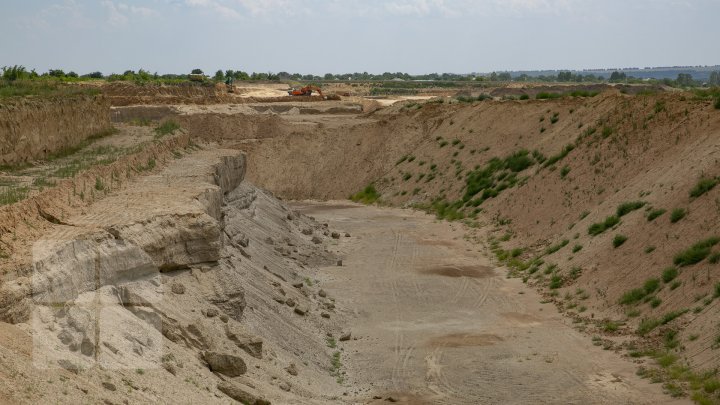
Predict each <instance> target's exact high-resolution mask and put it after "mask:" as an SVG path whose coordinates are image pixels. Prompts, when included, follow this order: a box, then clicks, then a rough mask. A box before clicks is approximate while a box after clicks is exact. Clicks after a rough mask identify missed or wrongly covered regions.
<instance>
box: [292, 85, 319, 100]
mask: <svg viewBox="0 0 720 405" xmlns="http://www.w3.org/2000/svg"><path fill="white" fill-rule="evenodd" d="M313 91H317V92H318V94H319V95H320V97H322V98H323V99H324V98H325V96H324V95H323V92H322V89H320V87H317V86H305V87H303V88H301V89H297V90H290V91H289V92H288V94H290V95H291V96H312V92H313Z"/></svg>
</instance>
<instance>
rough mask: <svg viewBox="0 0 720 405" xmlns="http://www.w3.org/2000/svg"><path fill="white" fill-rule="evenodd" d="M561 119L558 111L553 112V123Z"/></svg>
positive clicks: (551, 120)
mask: <svg viewBox="0 0 720 405" xmlns="http://www.w3.org/2000/svg"><path fill="white" fill-rule="evenodd" d="M559 120H560V117H559V116H558V114H557V113H555V114H553V116H552V117H550V123H551V124H555V123H557V122H558V121H559Z"/></svg>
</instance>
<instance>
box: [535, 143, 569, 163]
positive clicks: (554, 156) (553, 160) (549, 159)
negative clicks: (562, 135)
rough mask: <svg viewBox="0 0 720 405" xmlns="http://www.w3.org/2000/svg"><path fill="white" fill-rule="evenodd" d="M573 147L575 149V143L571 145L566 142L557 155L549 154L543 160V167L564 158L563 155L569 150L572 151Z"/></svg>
mask: <svg viewBox="0 0 720 405" xmlns="http://www.w3.org/2000/svg"><path fill="white" fill-rule="evenodd" d="M573 149H575V145H573V144H567V145H565V146H564V147H563V148H562V150H561V151H560V153H558V154H557V155H553V156H550V157H549V158H548V159H547V160H546V161H545V163H543V167H548V166H552V165H554V164H555V163H557V162H559V161H561V160H563V159H565V157H566V156H567V155H568V154H569V153H570V152H572V151H573Z"/></svg>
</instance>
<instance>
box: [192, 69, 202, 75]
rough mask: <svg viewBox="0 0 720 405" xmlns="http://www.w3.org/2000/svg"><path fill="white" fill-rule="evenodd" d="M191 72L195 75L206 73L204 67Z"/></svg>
mask: <svg viewBox="0 0 720 405" xmlns="http://www.w3.org/2000/svg"><path fill="white" fill-rule="evenodd" d="M190 74H193V75H202V74H204V73H203V71H202V69H193V70H192V72H190Z"/></svg>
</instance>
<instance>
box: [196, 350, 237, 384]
mask: <svg viewBox="0 0 720 405" xmlns="http://www.w3.org/2000/svg"><path fill="white" fill-rule="evenodd" d="M203 360H205V362H206V363H207V364H208V367H210V371H212V372H214V373H220V374H222V375H225V376H227V377H231V378H232V377H238V376H241V375H243V374H245V373H246V372H247V365H246V364H245V361H244V360H243V359H242V358H240V357H238V356H235V355H232V354H225V353H218V352H205V353H203Z"/></svg>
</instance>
